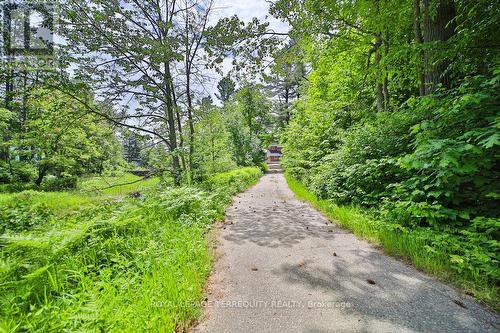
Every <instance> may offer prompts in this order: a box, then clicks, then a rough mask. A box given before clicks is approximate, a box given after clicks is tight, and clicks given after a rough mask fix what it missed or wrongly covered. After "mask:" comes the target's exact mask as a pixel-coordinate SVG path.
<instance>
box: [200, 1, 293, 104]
mask: <svg viewBox="0 0 500 333" xmlns="http://www.w3.org/2000/svg"><path fill="white" fill-rule="evenodd" d="M214 7H215V10H214V14H213V16H212V18H211V20H210V24H215V23H217V21H218V20H219V19H220V18H223V17H230V16H233V15H238V17H239V18H240V19H241V20H243V21H245V22H249V21H251V20H252V18H254V17H257V18H258V19H259V20H260V21H261V22H265V21H267V22H269V29H270V30H274V31H276V32H286V31H288V30H289V26H288V24H286V23H284V22H281V21H279V20H278V19H276V18H274V17H273V16H271V15H270V14H269V3H268V2H267V1H266V0H215V5H214ZM230 69H231V59H229V58H228V59H225V60H224V62H223V72H224V73H225V74H226V73H227V72H228V71H229V70H230ZM210 76H211V77H213V78H214V79H213V80H212V82H210V83H208V84H205V89H207V90H208V92H209V93H210V94H211V95H212V97H213V99H214V100H216V98H215V95H214V94H215V92H217V83H218V81H219V79H220V76H219V75H218V74H216V73H215V72H214V73H211V74H210Z"/></svg>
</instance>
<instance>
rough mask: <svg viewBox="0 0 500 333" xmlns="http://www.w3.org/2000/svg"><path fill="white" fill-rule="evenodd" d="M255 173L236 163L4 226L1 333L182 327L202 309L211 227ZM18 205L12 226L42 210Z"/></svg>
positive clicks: (0, 266) (0, 238)
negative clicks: (196, 178)
mask: <svg viewBox="0 0 500 333" xmlns="http://www.w3.org/2000/svg"><path fill="white" fill-rule="evenodd" d="M260 175H261V171H260V170H259V169H258V168H244V169H240V170H233V171H230V172H228V173H224V174H220V175H216V176H214V177H213V178H212V179H210V180H208V181H207V182H206V183H204V184H202V185H201V186H199V187H181V188H160V189H157V190H151V191H148V192H147V193H145V194H144V195H143V196H141V197H140V198H137V199H133V198H128V197H125V198H124V200H123V201H116V200H113V201H105V202H101V203H95V204H93V205H90V206H88V207H87V208H86V209H84V210H80V211H77V212H71V213H69V212H67V211H66V212H67V214H66V215H64V216H57V217H55V216H48V217H46V216H44V218H43V219H41V220H40V221H42V222H41V223H40V224H37V225H35V227H33V226H32V224H30V223H27V224H26V225H25V228H24V230H21V231H17V232H11V231H8V232H7V233H5V234H3V235H2V236H0V331H6V332H21V331H22V332H26V331H29V332H35V331H40V332H42V331H43V332H45V331H92V332H95V331H114V332H143V331H152V332H174V331H175V330H179V331H182V330H183V329H186V328H187V327H188V326H189V325H190V324H191V323H192V322H193V320H195V319H196V318H197V317H198V316H199V315H200V313H201V308H200V307H199V306H198V305H197V304H198V302H199V301H201V300H202V297H203V290H204V286H205V283H206V279H207V277H208V274H209V272H210V270H211V267H212V257H211V254H210V251H209V245H208V240H207V236H206V235H207V233H208V231H209V230H210V227H211V224H212V223H213V222H214V221H216V220H219V219H222V218H223V216H224V211H225V209H226V207H227V205H228V204H229V203H230V202H231V197H232V195H234V194H235V193H236V192H238V191H241V190H243V189H245V188H246V187H248V186H250V185H252V184H253V183H255V182H256V181H257V179H258V178H259V177H260ZM40 200H41V199H40ZM17 209H19V212H18V213H19V214H15V216H13V215H7V218H10V217H12V218H13V219H14V221H8V222H9V223H21V222H23V221H22V220H21V219H19V217H20V216H22V215H23V214H24V213H26V212H25V211H24V210H23V209H25V210H27V211H28V212H29V214H28V215H29V216H32V217H33V216H35V217H36V215H34V214H36V213H40V212H39V211H31V208H30V207H29V206H23V205H21V206H19V207H18V208H17ZM30 214H31V215H30ZM42 215H43V214H42ZM0 217H1V216H0ZM4 218H5V217H4ZM25 222H26V221H25ZM23 223H24V222H23Z"/></svg>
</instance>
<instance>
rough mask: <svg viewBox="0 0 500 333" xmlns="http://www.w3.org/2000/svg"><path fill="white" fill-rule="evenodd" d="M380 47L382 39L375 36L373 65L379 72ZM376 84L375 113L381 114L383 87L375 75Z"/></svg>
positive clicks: (382, 109) (378, 76)
mask: <svg viewBox="0 0 500 333" xmlns="http://www.w3.org/2000/svg"><path fill="white" fill-rule="evenodd" d="M381 45H382V38H381V36H380V34H377V35H376V41H375V48H376V49H375V65H376V66H377V71H378V72H380V68H379V66H380V61H381V60H382V51H381V50H380V46H381ZM376 81H377V82H376V84H375V94H376V100H377V111H378V112H383V111H384V87H383V85H382V82H381V80H380V75H379V74H377V75H376Z"/></svg>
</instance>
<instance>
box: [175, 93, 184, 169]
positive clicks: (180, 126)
mask: <svg viewBox="0 0 500 333" xmlns="http://www.w3.org/2000/svg"><path fill="white" fill-rule="evenodd" d="M172 98H173V102H174V108H175V115H176V116H177V127H178V130H179V148H181V149H182V148H183V147H184V135H183V134H182V122H181V114H180V112H179V106H178V105H177V97H176V95H175V89H174V86H173V85H172ZM181 166H182V169H183V170H184V171H186V159H185V158H184V154H181Z"/></svg>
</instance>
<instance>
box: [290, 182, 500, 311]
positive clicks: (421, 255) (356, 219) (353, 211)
mask: <svg viewBox="0 0 500 333" xmlns="http://www.w3.org/2000/svg"><path fill="white" fill-rule="evenodd" d="M285 177H286V179H287V182H288V185H289V186H290V188H291V189H292V190H293V192H294V193H295V194H296V195H297V197H298V198H300V199H303V200H306V201H308V202H310V203H311V204H312V205H313V206H314V207H316V208H317V209H318V210H320V211H321V212H322V213H324V214H325V215H326V216H327V217H328V218H330V219H332V220H334V221H335V222H338V223H339V224H340V225H341V226H343V227H345V228H346V229H349V230H351V231H352V232H353V233H354V234H355V235H356V236H358V237H363V238H365V239H367V240H369V241H371V242H373V243H376V244H380V245H381V246H382V247H383V248H384V250H385V252H386V253H387V254H390V255H393V256H396V257H400V258H403V259H406V260H409V261H411V263H412V264H413V265H414V266H415V267H417V268H419V269H422V270H423V271H425V272H427V273H429V274H431V275H433V276H435V277H438V278H439V279H441V280H444V281H447V282H451V283H452V284H453V285H455V286H457V287H459V288H461V289H462V290H464V292H465V293H467V294H470V295H473V296H475V297H476V298H477V299H479V300H481V301H484V302H485V303H487V304H488V305H490V306H491V307H492V308H493V309H495V310H497V311H498V309H499V308H500V304H499V302H498V300H499V294H498V285H497V284H496V283H497V281H498V280H499V276H498V243H497V242H489V243H488V237H484V238H481V237H479V236H480V234H479V233H477V232H476V233H474V232H472V231H467V230H451V229H449V231H448V232H447V231H445V230H436V229H434V228H430V227H429V228H425V227H414V228H408V227H404V226H402V225H399V224H394V223H391V222H389V221H387V220H383V219H377V218H375V217H374V216H373V211H369V210H366V209H362V208H358V207H355V206H339V205H336V204H335V203H333V202H332V201H331V200H327V199H320V198H318V197H317V196H316V195H315V194H314V193H313V192H311V191H310V190H308V189H307V188H306V187H305V186H304V185H303V184H301V183H300V182H299V181H297V180H296V179H294V178H293V177H292V176H291V175H290V174H285ZM492 229H493V230H498V226H492ZM473 236H474V237H473Z"/></svg>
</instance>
